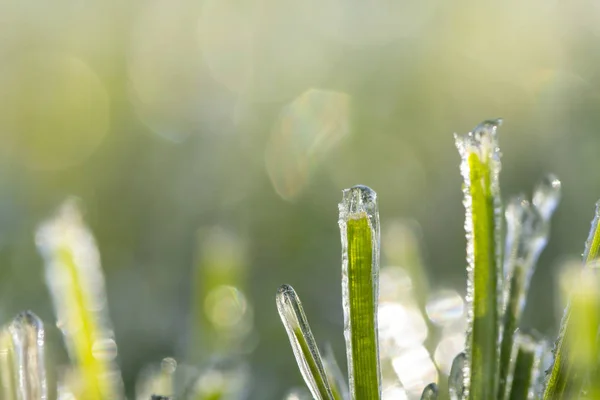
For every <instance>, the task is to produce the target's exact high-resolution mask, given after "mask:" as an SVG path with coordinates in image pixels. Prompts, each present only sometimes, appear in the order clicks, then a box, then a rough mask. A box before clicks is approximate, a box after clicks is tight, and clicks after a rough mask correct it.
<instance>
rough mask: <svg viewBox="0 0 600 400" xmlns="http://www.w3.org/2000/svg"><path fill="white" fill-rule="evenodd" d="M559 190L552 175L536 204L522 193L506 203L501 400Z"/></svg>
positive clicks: (537, 195)
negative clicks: (516, 334) (530, 286)
mask: <svg viewBox="0 0 600 400" xmlns="http://www.w3.org/2000/svg"><path fill="white" fill-rule="evenodd" d="M560 189H561V184H560V181H559V180H558V179H557V178H556V177H555V176H553V175H550V176H547V177H545V178H544V179H543V180H542V182H540V183H539V184H538V185H537V187H536V189H535V191H534V195H533V199H534V205H532V204H531V203H529V202H528V201H527V200H525V199H524V198H523V197H522V196H517V197H515V198H513V199H511V201H510V202H509V203H508V205H507V206H506V212H505V215H506V226H507V234H506V252H505V259H504V271H505V273H506V281H505V282H504V294H503V298H504V302H503V313H502V340H501V343H500V367H499V372H500V376H499V380H498V399H504V398H505V393H506V380H507V377H508V370H509V367H510V362H511V354H513V342H514V335H515V331H516V329H517V328H518V326H519V322H520V320H521V316H522V314H523V309H524V308H525V300H526V296H527V291H528V290H529V284H530V282H531V276H532V275H533V272H534V269H535V265H536V263H537V260H538V258H539V255H540V253H541V252H542V250H543V249H544V248H545V247H546V244H547V243H548V234H549V231H550V229H549V226H550V218H551V216H552V214H553V212H554V210H555V209H556V206H557V205H558V201H559V198H560Z"/></svg>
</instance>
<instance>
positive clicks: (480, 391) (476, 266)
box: [456, 120, 502, 400]
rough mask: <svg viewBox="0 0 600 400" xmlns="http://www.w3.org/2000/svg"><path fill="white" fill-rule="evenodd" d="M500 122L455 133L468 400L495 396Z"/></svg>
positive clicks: (497, 331)
mask: <svg viewBox="0 0 600 400" xmlns="http://www.w3.org/2000/svg"><path fill="white" fill-rule="evenodd" d="M500 122H501V121H500V120H494V121H484V122H482V123H481V124H480V125H478V126H477V127H476V128H475V129H474V130H473V131H472V132H469V133H468V134H467V135H464V136H456V147H457V148H458V151H459V153H460V156H461V158H462V163H461V173H462V176H463V179H464V186H463V192H464V205H465V209H466V219H465V231H466V236H467V262H468V266H467V274H468V276H467V300H468V309H467V343H466V355H467V369H468V371H470V373H469V374H466V375H465V380H466V382H465V386H466V390H467V394H468V398H470V399H474V400H480V399H492V398H493V397H494V396H495V395H496V388H497V378H498V356H499V348H498V341H499V302H500V301H499V297H500V296H499V295H498V294H499V285H500V282H501V278H502V276H501V268H500V265H499V264H500V246H499V239H500V227H501V222H500V188H499V182H498V175H499V172H500V151H499V149H498V143H497V138H496V131H497V128H498V126H499V125H500Z"/></svg>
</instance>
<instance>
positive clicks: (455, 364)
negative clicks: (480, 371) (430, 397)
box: [448, 352, 469, 400]
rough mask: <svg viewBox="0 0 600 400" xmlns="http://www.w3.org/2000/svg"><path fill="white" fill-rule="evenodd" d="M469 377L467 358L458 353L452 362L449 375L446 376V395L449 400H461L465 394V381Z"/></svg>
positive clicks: (463, 354)
mask: <svg viewBox="0 0 600 400" xmlns="http://www.w3.org/2000/svg"><path fill="white" fill-rule="evenodd" d="M468 376H469V367H468V365H467V356H466V355H465V353H464V352H462V353H459V354H458V355H457V356H456V357H455V358H454V361H452V367H451V368H450V375H449V376H448V393H449V394H450V400H462V399H463V396H465V395H466V393H465V380H466V379H467V377H468Z"/></svg>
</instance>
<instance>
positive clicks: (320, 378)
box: [277, 285, 333, 400]
mask: <svg viewBox="0 0 600 400" xmlns="http://www.w3.org/2000/svg"><path fill="white" fill-rule="evenodd" d="M277 310H278V311H279V316H280V317H281V322H283V325H284V326H285V330H286V331H287V334H288V337H289V339H290V344H291V345H292V350H293V351H294V355H295V356H296V361H297V362H298V367H299V368H300V372H301V373H302V377H303V378H304V381H305V382H306V386H308V388H309V389H310V391H311V393H312V395H313V397H314V398H315V399H317V400H333V394H332V393H331V388H330V386H329V381H328V379H327V375H326V374H325V368H324V367H323V361H322V360H321V355H320V353H319V348H318V347H317V344H316V342H315V338H314V337H313V334H312V331H311V330H310V326H309V325H308V320H307V319H306V315H305V314H304V309H303V308H302V303H301V302H300V298H299V297H298V296H297V295H296V292H295V291H294V289H293V288H292V287H291V286H289V285H282V286H281V287H280V288H279V290H278V291H277Z"/></svg>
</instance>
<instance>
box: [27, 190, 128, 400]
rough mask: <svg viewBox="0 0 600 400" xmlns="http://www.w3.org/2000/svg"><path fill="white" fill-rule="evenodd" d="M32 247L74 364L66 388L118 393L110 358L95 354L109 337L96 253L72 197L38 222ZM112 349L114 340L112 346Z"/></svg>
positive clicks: (79, 393)
mask: <svg viewBox="0 0 600 400" xmlns="http://www.w3.org/2000/svg"><path fill="white" fill-rule="evenodd" d="M36 244H37V247H38V249H39V251H40V253H41V254H42V257H43V258H44V261H45V264H46V283H47V285H48V288H49V289H50V294H51V296H52V300H53V302H54V309H55V312H56V315H57V317H58V326H59V327H60V328H61V330H62V332H63V336H64V339H65V343H66V346H67V350H68V352H69V356H70V357H71V359H72V361H73V363H74V364H75V367H76V371H75V374H76V375H78V377H77V379H74V380H73V381H74V382H77V388H71V389H72V390H73V391H74V393H75V396H76V397H77V398H85V399H88V400H103V399H121V398H123V388H122V381H121V375H120V372H119V369H118V367H117V365H116V363H115V360H114V357H113V358H105V357H98V348H99V346H101V345H103V344H105V343H107V341H112V342H111V343H115V342H114V337H113V333H112V329H111V326H110V321H109V318H108V309H107V304H106V294H105V290H104V276H103V274H102V269H101V266H100V255H99V254H98V249H97V246H96V243H95V240H94V237H93V236H92V234H91V232H90V231H89V229H88V228H87V227H86V226H85V224H84V222H83V218H82V216H81V213H80V211H79V209H78V207H77V204H76V202H75V201H74V200H73V199H70V200H67V201H66V202H65V203H64V204H63V205H62V206H61V208H60V209H59V211H58V213H57V215H56V216H54V217H53V218H52V219H50V220H48V221H46V222H44V223H43V224H42V225H40V226H39V228H38V230H37V234H36ZM112 351H113V352H116V345H114V348H113V350H112Z"/></svg>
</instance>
